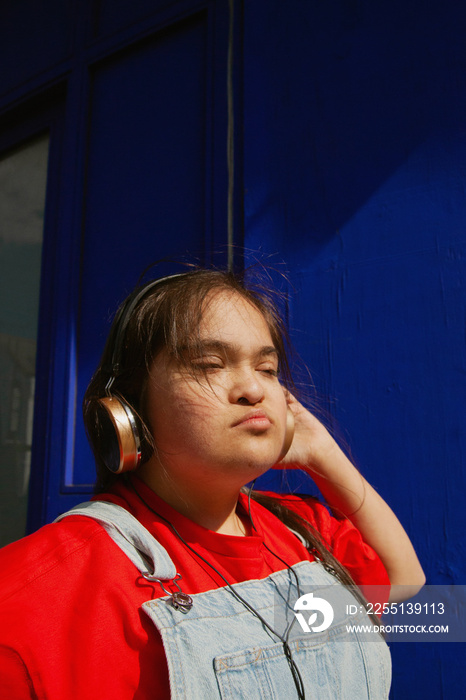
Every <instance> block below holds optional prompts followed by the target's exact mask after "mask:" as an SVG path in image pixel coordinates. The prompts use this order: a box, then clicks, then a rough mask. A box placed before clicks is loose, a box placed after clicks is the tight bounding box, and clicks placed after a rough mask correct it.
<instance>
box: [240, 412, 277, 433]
mask: <svg viewBox="0 0 466 700" xmlns="http://www.w3.org/2000/svg"><path fill="white" fill-rule="evenodd" d="M238 425H244V426H247V427H251V428H262V429H263V430H265V429H266V428H270V426H271V425H272V421H271V420H270V418H269V416H268V415H267V413H265V411H262V410H260V409H253V410H251V411H248V412H247V413H245V414H244V416H242V417H241V418H240V419H239V420H237V421H236V422H235V423H234V424H233V427H236V426H238Z"/></svg>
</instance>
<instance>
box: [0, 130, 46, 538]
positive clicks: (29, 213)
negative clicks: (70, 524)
mask: <svg viewBox="0 0 466 700" xmlns="http://www.w3.org/2000/svg"><path fill="white" fill-rule="evenodd" d="M48 146H49V137H48V135H44V136H41V137H40V138H37V139H34V141H30V142H29V143H27V144H26V145H23V146H21V147H20V148H17V149H15V150H14V151H9V152H8V154H7V155H6V156H4V157H3V158H0V546H3V545H4V544H7V543H8V542H11V541H13V540H15V539H18V538H19V537H22V536H23V535H24V534H25V530H26V515H27V495H28V483H29V471H30V463H31V442H32V423H33V405H34V383H35V361H36V339H37V318H38V310H39V286H40V265H41V255H42V233H43V227H44V206H45V188H46V178H47V157H48Z"/></svg>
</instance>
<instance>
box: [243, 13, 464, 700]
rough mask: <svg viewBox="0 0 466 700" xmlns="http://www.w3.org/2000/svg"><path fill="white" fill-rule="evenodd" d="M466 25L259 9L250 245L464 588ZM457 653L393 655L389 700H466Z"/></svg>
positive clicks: (359, 454)
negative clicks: (270, 259)
mask: <svg viewBox="0 0 466 700" xmlns="http://www.w3.org/2000/svg"><path fill="white" fill-rule="evenodd" d="M465 19H466V10H465V8H464V7H463V8H462V7H461V4H460V3H457V2H453V1H452V0H450V1H447V2H430V3H425V2H411V3H405V2H399V1H397V0H395V1H394V0H390V2H387V1H385V0H379V1H378V2H369V0H366V1H365V2H364V1H360V2H354V1H351V2H350V1H339V2H337V1H328V2H325V3H323V2H313V1H311V2H309V1H306V0H293V2H287V3H283V2H279V1H278V0H267V2H265V1H263V2H254V3H245V22H244V28H245V31H244V51H245V58H244V115H245V121H244V186H245V244H246V246H247V247H249V248H251V249H258V248H262V250H264V251H265V252H269V253H276V252H277V251H278V253H279V255H278V256H276V259H277V261H278V260H279V259H283V260H284V261H285V262H286V265H287V267H288V269H289V271H290V275H291V279H292V282H293V284H294V287H295V291H294V293H293V296H292V301H291V304H290V318H291V321H290V323H291V327H292V330H293V336H294V341H295V344H296V346H297V348H298V350H299V352H300V354H301V356H302V358H303V360H304V361H305V362H306V364H307V365H308V367H309V369H310V371H311V374H312V378H313V381H314V383H315V387H316V393H317V396H320V397H321V398H320V403H321V405H322V406H323V408H324V409H325V410H328V411H329V412H330V414H331V416H332V419H333V421H334V424H335V425H336V426H338V429H339V430H340V434H341V435H342V437H343V438H344V439H345V440H346V441H347V443H348V444H349V447H350V448H351V451H352V454H353V456H354V458H355V459H356V462H357V464H358V465H359V467H360V469H361V470H362V472H363V473H364V475H366V476H367V478H368V479H369V480H370V481H371V482H372V483H373V484H374V486H375V487H376V488H377V489H378V490H379V491H380V493H381V494H382V495H383V496H384V497H385V498H386V500H387V501H388V502H389V503H390V504H391V505H392V507H393V508H394V509H395V511H396V512H397V514H398V515H399V517H400V519H401V520H402V522H403V524H404V525H405V527H406V529H407V530H408V532H409V534H410V535H411V537H412V539H413V541H414V543H415V546H416V549H417V551H418V553H419V556H420V559H421V561H422V564H423V566H424V568H425V571H426V573H427V579H428V583H430V584H443V583H448V584H450V583H453V584H464V583H465V582H466V575H465V567H466V558H465V547H466V545H465V539H464V533H465V531H466V527H465V525H466V517H465V513H466V509H465V508H464V494H465V492H466V489H465V478H466V476H465V469H464V455H465V439H466V429H465V415H466V410H465V388H466V386H465V385H466V382H465V378H466V360H465V358H466V354H465V323H464V321H465V294H464V286H463V285H462V280H463V279H464V277H465V273H466V259H465V254H466V250H465V247H466V246H465V241H466V234H465V226H466V197H465V192H466V124H465V117H464V115H465V113H466V42H465V40H464V37H465V28H466V27H465ZM462 651H463V650H462V647H461V646H460V645H455V644H452V645H448V644H444V645H440V644H425V645H422V646H421V645H418V646H417V647H415V646H414V645H394V648H393V654H394V674H395V678H394V687H393V693H392V694H393V698H411V697H422V698H424V699H425V698H452V697H463V696H464V683H465V680H466V676H465V672H464V664H462V663H461V662H460V663H459V665H460V668H458V667H457V664H458V660H459V659H460V658H461V656H460V654H462Z"/></svg>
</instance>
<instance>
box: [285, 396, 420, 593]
mask: <svg viewBox="0 0 466 700" xmlns="http://www.w3.org/2000/svg"><path fill="white" fill-rule="evenodd" d="M286 397H287V403H288V407H289V410H291V411H292V412H293V415H294V418H295V434H294V437H293V441H292V443H291V447H290V449H289V451H288V452H287V454H286V455H285V457H284V458H283V460H282V461H281V462H279V463H278V464H277V465H276V467H277V468H291V469H293V468H302V469H304V470H305V471H307V472H308V474H309V476H310V477H311V478H312V479H313V481H314V482H315V483H316V485H317V486H318V488H319V490H320V491H321V493H322V495H323V496H324V498H325V500H326V502H327V503H328V505H329V506H330V507H331V508H332V509H333V510H334V511H336V512H337V513H339V514H341V515H344V516H346V517H347V518H349V520H351V521H352V522H353V523H354V525H355V526H356V527H357V528H358V530H359V531H360V533H361V534H362V536H363V538H364V540H365V542H367V544H369V545H370V546H371V547H372V548H373V549H374V550H375V551H376V552H377V554H378V555H379V557H380V558H381V560H382V562H383V564H384V566H385V568H386V570H387V573H388V576H389V578H390V582H391V584H392V592H391V595H390V600H391V601H397V600H403V599H405V598H407V597H411V596H413V595H415V593H416V592H417V590H419V589H420V588H421V587H422V586H423V585H424V583H425V576H424V573H423V571H422V568H421V566H420V564H419V561H418V558H417V556H416V553H415V551H414V549H413V546H412V544H411V542H410V540H409V538H408V536H407V534H406V532H405V531H404V529H403V527H402V525H401V523H400V522H399V520H398V518H397V517H396V515H395V514H394V513H393V511H392V510H391V509H390V507H389V506H388V505H387V503H385V501H384V500H383V499H382V498H381V496H379V494H378V493H377V492H376V491H375V490H374V489H373V488H372V486H371V485H370V484H369V483H368V482H367V481H366V480H365V479H364V477H363V476H362V474H360V473H359V471H358V470H357V469H356V467H355V466H354V465H353V464H352V463H351V462H350V460H349V459H348V457H347V456H346V455H345V454H344V452H343V451H342V450H341V449H340V447H339V446H338V444H337V443H336V441H335V440H334V439H333V438H332V436H331V435H330V433H329V432H328V431H327V430H326V428H325V427H324V426H323V425H322V423H321V422H320V421H319V420H317V418H316V417H315V416H313V415H312V413H311V412H310V411H308V410H307V409H306V408H304V406H303V405H302V404H300V403H299V401H297V400H296V399H295V398H294V396H292V395H291V394H289V393H287V394H286Z"/></svg>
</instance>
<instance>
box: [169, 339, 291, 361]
mask: <svg viewBox="0 0 466 700" xmlns="http://www.w3.org/2000/svg"><path fill="white" fill-rule="evenodd" d="M240 349H241V348H240V346H239V345H237V344H236V343H228V342H226V341H223V340H216V339H215V338H205V339H204V340H201V341H200V343H199V345H197V344H195V345H188V346H184V347H182V348H181V352H182V353H183V352H189V353H193V354H196V353H197V352H199V351H200V352H202V353H207V352H222V353H224V354H225V355H229V354H230V355H234V354H235V353H239V352H240ZM256 355H257V356H258V357H270V356H273V357H278V350H277V348H275V347H274V346H273V345H264V346H263V347H261V348H259V350H258V352H257V353H256Z"/></svg>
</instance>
